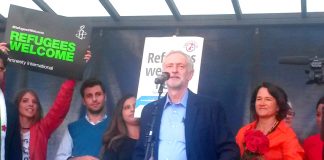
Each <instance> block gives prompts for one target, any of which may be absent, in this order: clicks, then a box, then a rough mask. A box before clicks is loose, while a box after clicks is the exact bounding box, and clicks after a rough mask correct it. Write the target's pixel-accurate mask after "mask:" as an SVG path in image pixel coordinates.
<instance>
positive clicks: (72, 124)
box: [68, 117, 86, 126]
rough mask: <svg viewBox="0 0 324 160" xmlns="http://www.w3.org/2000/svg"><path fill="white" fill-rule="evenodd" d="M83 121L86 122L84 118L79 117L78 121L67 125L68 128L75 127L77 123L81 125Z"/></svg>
mask: <svg viewBox="0 0 324 160" xmlns="http://www.w3.org/2000/svg"><path fill="white" fill-rule="evenodd" d="M83 121H86V119H85V118H84V117H80V118H79V119H78V120H75V121H74V122H71V123H69V124H68V126H75V125H78V124H79V123H82V122H83Z"/></svg>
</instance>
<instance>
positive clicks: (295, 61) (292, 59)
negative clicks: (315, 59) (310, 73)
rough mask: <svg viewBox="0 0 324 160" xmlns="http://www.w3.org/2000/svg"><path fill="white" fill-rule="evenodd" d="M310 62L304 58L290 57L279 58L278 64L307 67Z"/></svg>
mask: <svg viewBox="0 0 324 160" xmlns="http://www.w3.org/2000/svg"><path fill="white" fill-rule="evenodd" d="M311 61H312V60H311V59H310V58H308V57H306V56H290V57H281V58H279V63H280V64H295V65H308V64H309V63H310V62H311Z"/></svg>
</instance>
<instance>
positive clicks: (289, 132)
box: [277, 120, 296, 136]
mask: <svg viewBox="0 0 324 160" xmlns="http://www.w3.org/2000/svg"><path fill="white" fill-rule="evenodd" d="M277 128H278V129H279V130H280V131H281V132H282V133H283V134H285V135H287V136H288V135H291V136H296V133H295V131H294V130H293V129H292V128H291V127H289V126H288V125H287V123H286V122H285V121H283V120H281V121H280V122H279V124H278V127H277Z"/></svg>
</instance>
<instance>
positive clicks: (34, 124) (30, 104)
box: [15, 50, 91, 160]
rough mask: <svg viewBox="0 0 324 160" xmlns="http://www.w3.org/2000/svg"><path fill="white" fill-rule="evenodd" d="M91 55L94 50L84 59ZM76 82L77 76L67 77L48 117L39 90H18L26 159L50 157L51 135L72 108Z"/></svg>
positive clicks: (87, 52)
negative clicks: (43, 114) (43, 109)
mask: <svg viewBox="0 0 324 160" xmlns="http://www.w3.org/2000/svg"><path fill="white" fill-rule="evenodd" d="M90 58H91V52H90V51H89V50H87V51H86V54H85V56H84V59H85V61H86V62H88V61H89V60H90ZM74 86H75V81H74V80H66V81H65V82H64V83H63V84H62V86H61V88H60V91H59V93H58V95H57V97H56V99H55V101H54V103H53V106H52V107H51V109H50V110H49V112H48V113H47V115H46V116H45V117H44V118H42V107H41V104H40V101H39V98H38V96H37V94H36V92H34V91H33V90H30V89H25V90H22V91H20V92H19V93H18V94H17V97H16V99H15V105H16V106H17V107H18V110H19V121H20V127H21V128H20V130H21V139H22V156H23V159H24V160H25V159H27V160H46V155H47V144H48V139H49V138H50V136H51V134H52V133H53V132H54V131H55V130H56V128H57V127H59V125H60V124H61V123H62V122H63V120H64V118H65V116H66V115H67V113H68V111H69V108H70V104H71V100H72V96H73V90H74Z"/></svg>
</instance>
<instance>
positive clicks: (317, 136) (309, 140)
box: [304, 134, 321, 145]
mask: <svg viewBox="0 0 324 160" xmlns="http://www.w3.org/2000/svg"><path fill="white" fill-rule="evenodd" d="M314 141H321V136H320V134H315V135H311V136H309V137H307V138H306V139H305V140H304V145H307V144H310V143H313V142H314Z"/></svg>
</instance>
